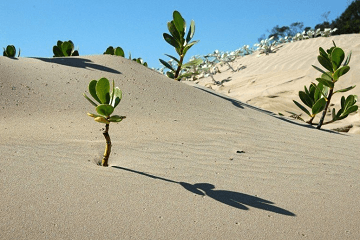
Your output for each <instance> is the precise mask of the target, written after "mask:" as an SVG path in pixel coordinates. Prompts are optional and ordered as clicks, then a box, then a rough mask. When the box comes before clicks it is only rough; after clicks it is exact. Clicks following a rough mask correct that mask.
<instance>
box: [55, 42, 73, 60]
mask: <svg viewBox="0 0 360 240" xmlns="http://www.w3.org/2000/svg"><path fill="white" fill-rule="evenodd" d="M53 53H54V57H69V56H79V51H78V50H75V51H74V43H73V42H72V41H71V40H69V41H65V42H62V41H60V40H59V41H57V44H56V46H54V47H53Z"/></svg>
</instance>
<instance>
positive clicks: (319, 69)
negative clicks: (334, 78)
mask: <svg viewBox="0 0 360 240" xmlns="http://www.w3.org/2000/svg"><path fill="white" fill-rule="evenodd" d="M311 66H313V67H314V68H315V69H316V70H318V71H319V72H321V73H325V74H327V75H328V76H329V77H330V78H331V75H330V74H329V72H325V71H324V70H322V69H321V68H318V67H317V66H314V65H311Z"/></svg>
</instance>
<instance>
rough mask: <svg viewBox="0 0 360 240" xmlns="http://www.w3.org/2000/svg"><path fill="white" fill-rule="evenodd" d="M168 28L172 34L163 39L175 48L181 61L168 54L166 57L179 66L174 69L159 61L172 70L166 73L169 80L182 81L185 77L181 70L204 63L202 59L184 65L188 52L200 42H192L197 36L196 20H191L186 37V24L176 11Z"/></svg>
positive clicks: (166, 34)
mask: <svg viewBox="0 0 360 240" xmlns="http://www.w3.org/2000/svg"><path fill="white" fill-rule="evenodd" d="M167 27H168V30H169V32H170V34H168V33H164V34H163V37H164V39H165V41H166V42H167V43H169V44H170V45H171V46H173V47H174V48H175V50H176V52H177V54H178V55H179V59H178V58H176V57H173V56H171V55H168V54H165V55H166V56H168V57H169V58H171V59H172V60H174V61H175V62H176V64H177V67H173V66H172V65H171V64H169V63H168V62H166V61H164V60H162V59H159V60H160V62H161V63H162V64H163V65H164V66H165V67H166V68H168V69H170V71H169V72H167V73H166V75H167V76H168V77H169V78H173V79H175V80H180V79H181V78H182V77H184V76H183V75H182V74H181V70H183V69H185V68H190V67H191V66H193V65H199V64H201V63H202V62H203V61H202V59H195V60H193V61H190V62H188V63H185V64H183V61H184V58H185V54H186V53H187V51H188V50H189V49H190V48H191V47H192V46H194V45H195V44H196V43H198V42H199V41H193V42H190V41H191V39H192V38H193V36H194V34H195V22H194V20H191V23H190V28H189V31H188V33H187V35H186V37H185V33H186V22H185V20H184V19H183V17H182V16H181V14H180V13H179V12H178V11H174V12H173V20H172V21H171V22H168V23H167Z"/></svg>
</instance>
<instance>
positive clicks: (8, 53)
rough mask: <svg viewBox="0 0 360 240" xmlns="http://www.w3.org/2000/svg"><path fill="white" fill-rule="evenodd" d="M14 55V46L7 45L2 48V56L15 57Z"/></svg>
mask: <svg viewBox="0 0 360 240" xmlns="http://www.w3.org/2000/svg"><path fill="white" fill-rule="evenodd" d="M15 55H16V48H15V46H14V45H8V46H7V47H6V48H4V52H3V56H5V57H11V58H13V57H15ZM18 57H20V48H19V54H18Z"/></svg>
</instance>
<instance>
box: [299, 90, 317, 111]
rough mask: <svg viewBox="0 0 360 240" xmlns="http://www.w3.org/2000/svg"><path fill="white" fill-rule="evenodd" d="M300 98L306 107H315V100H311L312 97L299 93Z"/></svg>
mask: <svg viewBox="0 0 360 240" xmlns="http://www.w3.org/2000/svg"><path fill="white" fill-rule="evenodd" d="M299 97H300V99H301V101H302V102H303V103H304V104H305V105H306V106H308V107H310V108H311V107H312V106H313V105H314V100H313V99H311V97H310V96H309V95H307V94H306V93H305V92H303V91H299Z"/></svg>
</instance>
